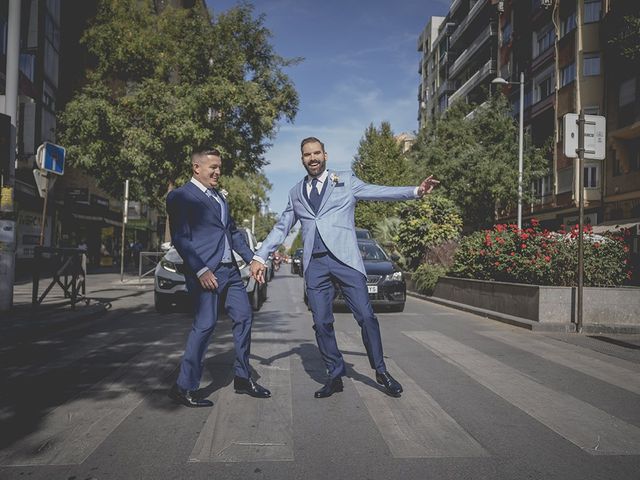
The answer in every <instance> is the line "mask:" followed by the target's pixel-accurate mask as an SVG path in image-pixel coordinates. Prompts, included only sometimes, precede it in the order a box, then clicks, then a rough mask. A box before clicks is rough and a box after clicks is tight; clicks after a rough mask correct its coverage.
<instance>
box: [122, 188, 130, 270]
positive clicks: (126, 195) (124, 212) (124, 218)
mask: <svg viewBox="0 0 640 480" xmlns="http://www.w3.org/2000/svg"><path fill="white" fill-rule="evenodd" d="M128 211H129V180H125V181H124V207H123V209H122V239H121V241H120V281H121V282H124V240H125V238H124V231H125V228H126V227H127V214H128Z"/></svg>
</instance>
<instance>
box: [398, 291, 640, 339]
mask: <svg viewBox="0 0 640 480" xmlns="http://www.w3.org/2000/svg"><path fill="white" fill-rule="evenodd" d="M407 295H410V296H412V297H415V298H419V299H421V300H426V301H428V302H433V303H437V304H439V305H443V306H445V307H450V308H455V309H456V310H462V311H464V312H467V313H473V314H475V315H479V316H481V317H484V318H490V319H491V320H497V321H499V322H502V323H507V324H509V325H513V326H515V327H520V328H525V329H527V330H531V331H535V332H564V333H570V332H575V331H576V326H575V324H574V323H556V322H554V323H540V322H535V321H533V320H529V319H527V318H522V317H516V316H514V315H507V314H505V313H500V312H495V311H493V310H486V309H484V308H479V307H474V306H471V305H467V304H464V303H458V302H452V301H450V300H444V299H442V298H437V297H429V296H427V295H422V294H420V293H416V292H411V291H409V290H407ZM585 327H586V326H585ZM584 331H586V328H585V329H584ZM638 332H640V329H638ZM609 333H618V332H609ZM620 333H623V332H620ZM624 333H630V332H624Z"/></svg>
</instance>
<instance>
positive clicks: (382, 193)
mask: <svg viewBox="0 0 640 480" xmlns="http://www.w3.org/2000/svg"><path fill="white" fill-rule="evenodd" d="M352 175H353V176H352V179H351V184H352V189H353V194H354V196H355V197H356V198H357V199H358V200H382V201H402V200H412V199H415V198H422V197H423V196H424V195H425V194H428V193H431V192H432V191H433V189H434V188H435V187H436V186H437V185H438V184H439V183H440V182H439V181H438V180H436V179H435V178H433V175H429V176H428V177H427V178H425V179H424V180H423V181H422V183H420V185H419V186H417V187H388V186H384V185H374V184H370V183H365V182H363V181H362V180H360V179H359V178H358V177H356V176H355V175H354V174H352Z"/></svg>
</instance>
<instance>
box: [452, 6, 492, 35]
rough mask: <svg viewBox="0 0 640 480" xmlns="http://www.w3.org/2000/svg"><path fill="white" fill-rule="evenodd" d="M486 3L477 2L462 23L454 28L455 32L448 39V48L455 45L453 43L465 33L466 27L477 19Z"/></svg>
mask: <svg viewBox="0 0 640 480" xmlns="http://www.w3.org/2000/svg"><path fill="white" fill-rule="evenodd" d="M486 3H487V0H478V1H477V2H476V4H475V5H474V6H473V8H472V9H471V10H469V14H468V15H467V16H466V17H465V19H464V20H463V21H462V22H460V24H459V25H458V28H456V31H455V32H453V34H452V35H451V37H450V38H449V46H453V45H455V43H456V42H457V41H458V40H460V38H461V37H462V34H463V33H464V32H465V30H466V29H467V27H469V25H471V23H472V22H473V21H474V20H475V19H476V18H477V17H478V14H479V13H480V12H481V11H482V9H483V8H484V6H485V5H486Z"/></svg>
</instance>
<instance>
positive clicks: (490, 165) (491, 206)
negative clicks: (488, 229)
mask: <svg viewBox="0 0 640 480" xmlns="http://www.w3.org/2000/svg"><path fill="white" fill-rule="evenodd" d="M472 110H473V106H470V105H467V104H464V103H462V102H456V103H454V104H453V105H451V107H450V108H449V109H448V110H447V111H446V112H445V113H444V115H443V116H442V117H441V118H439V119H437V120H436V121H435V122H433V123H432V124H431V125H429V126H428V127H427V128H425V129H424V130H422V131H421V132H420V133H419V135H418V138H417V139H416V143H415V144H414V147H413V149H412V151H411V153H410V159H411V160H413V163H414V164H415V165H416V167H415V168H416V171H417V175H418V178H424V177H426V176H427V175H430V174H433V175H434V176H435V177H436V178H438V179H439V180H440V181H441V182H442V183H441V186H440V187H439V189H440V190H441V191H442V193H443V194H444V195H445V196H447V197H448V198H450V199H451V200H453V201H454V202H455V204H456V205H457V206H458V207H459V208H460V211H461V213H462V218H463V220H464V224H465V226H466V227H468V228H471V229H477V228H481V227H485V226H488V225H491V224H493V221H494V219H495V218H496V214H497V213H498V212H499V211H501V210H508V209H511V208H513V206H514V205H515V203H516V201H517V187H518V127H517V124H516V122H514V120H513V118H512V117H511V112H510V108H509V104H508V102H507V100H506V98H505V97H504V96H502V95H498V96H495V97H492V98H491V99H490V100H489V101H488V102H487V103H486V104H483V105H482V106H479V107H476V109H475V111H474V112H473V114H472V115H469V114H470V113H471V112H472ZM468 115H469V117H468V118H467V116H468ZM546 165H547V160H546V159H545V157H544V155H543V150H542V149H539V148H535V147H533V146H531V145H530V141H529V139H528V138H525V151H524V180H523V185H525V186H526V185H529V184H530V182H531V180H532V179H533V178H538V177H541V176H543V175H544V174H546V171H547V168H546ZM524 190H525V192H527V191H528V190H529V189H527V188H525V189H524Z"/></svg>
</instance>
